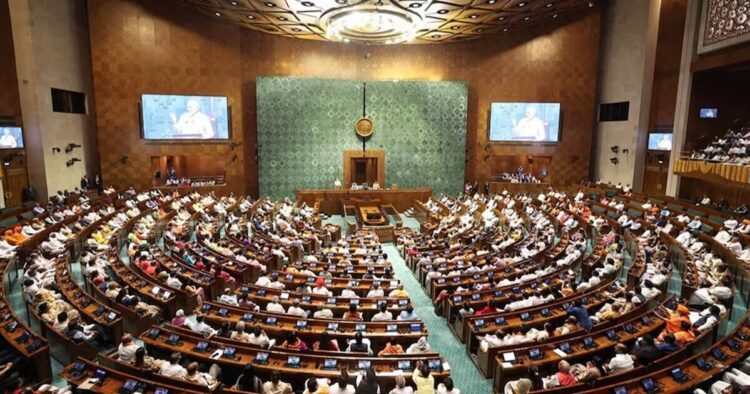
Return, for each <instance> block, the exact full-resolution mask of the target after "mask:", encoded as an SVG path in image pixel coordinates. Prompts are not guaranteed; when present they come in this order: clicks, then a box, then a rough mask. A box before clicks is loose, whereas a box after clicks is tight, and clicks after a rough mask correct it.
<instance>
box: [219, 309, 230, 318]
mask: <svg viewBox="0 0 750 394" xmlns="http://www.w3.org/2000/svg"><path fill="white" fill-rule="evenodd" d="M218 313H219V316H224V317H226V316H228V315H229V309H227V308H221V309H219V312H218Z"/></svg>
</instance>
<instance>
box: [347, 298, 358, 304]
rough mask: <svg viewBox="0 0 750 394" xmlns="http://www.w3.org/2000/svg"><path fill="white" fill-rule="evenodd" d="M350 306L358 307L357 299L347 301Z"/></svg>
mask: <svg viewBox="0 0 750 394" xmlns="http://www.w3.org/2000/svg"><path fill="white" fill-rule="evenodd" d="M349 303H350V304H351V305H359V298H352V300H351V301H349Z"/></svg>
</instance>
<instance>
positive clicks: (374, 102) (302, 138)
mask: <svg viewBox="0 0 750 394" xmlns="http://www.w3.org/2000/svg"><path fill="white" fill-rule="evenodd" d="M256 86H257V114H258V115H257V116H258V145H259V146H258V154H259V163H258V165H259V173H260V182H259V183H260V194H261V195H262V196H269V197H271V198H280V197H292V196H293V195H294V190H295V189H298V188H306V189H317V188H330V187H332V185H333V180H334V179H335V178H336V177H341V176H342V172H343V151H344V150H347V149H359V148H361V146H362V142H361V141H360V140H359V139H358V138H357V136H356V135H355V134H354V130H353V126H354V122H355V121H356V120H357V119H358V118H359V117H361V115H362V96H363V94H362V93H363V83H362V82H359V81H346V80H327V79H308V78H289V77H260V78H258V80H257V85H256ZM366 91H367V95H366V96H367V115H368V116H369V117H370V118H371V119H373V120H374V122H375V134H374V135H373V137H372V138H370V139H369V140H368V142H367V146H368V147H369V148H372V149H383V150H385V161H386V184H387V185H391V184H393V183H396V184H398V185H399V187H402V188H403V187H431V188H433V189H434V191H435V192H436V193H440V192H446V193H458V192H459V191H460V190H461V187H462V183H463V178H464V155H465V145H466V105H467V104H466V103H467V87H466V84H465V83H462V82H427V81H399V82H392V81H382V82H367V89H366Z"/></svg>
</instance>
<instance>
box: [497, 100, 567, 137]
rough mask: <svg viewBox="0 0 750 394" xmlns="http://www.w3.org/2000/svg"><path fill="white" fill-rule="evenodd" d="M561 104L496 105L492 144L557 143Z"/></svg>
mask: <svg viewBox="0 0 750 394" xmlns="http://www.w3.org/2000/svg"><path fill="white" fill-rule="evenodd" d="M559 138H560V103H492V105H491V108H490V136H489V139H490V141H495V142H557V141H558V140H559Z"/></svg>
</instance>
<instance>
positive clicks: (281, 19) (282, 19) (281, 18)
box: [278, 16, 286, 21]
mask: <svg viewBox="0 0 750 394" xmlns="http://www.w3.org/2000/svg"><path fill="white" fill-rule="evenodd" d="M278 20H280V21H285V20H286V17H283V16H280V17H278Z"/></svg>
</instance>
